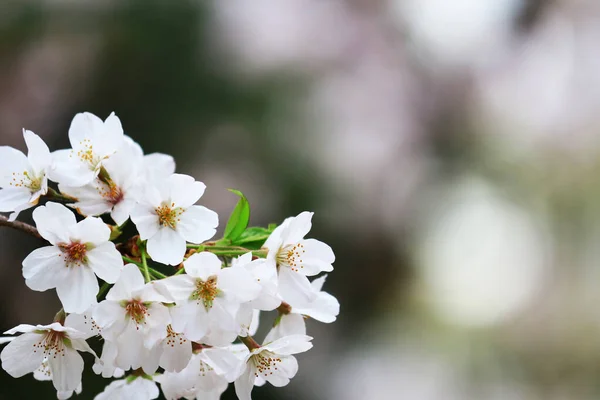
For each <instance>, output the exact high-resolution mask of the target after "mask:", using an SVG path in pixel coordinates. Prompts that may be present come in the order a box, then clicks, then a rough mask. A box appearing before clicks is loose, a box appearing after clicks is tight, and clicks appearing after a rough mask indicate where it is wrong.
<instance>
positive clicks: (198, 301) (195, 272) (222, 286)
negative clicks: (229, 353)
mask: <svg viewBox="0 0 600 400" xmlns="http://www.w3.org/2000/svg"><path fill="white" fill-rule="evenodd" d="M183 265H184V267H185V271H186V274H185V275H177V276H171V277H169V278H166V279H163V280H161V281H158V282H157V283H156V287H157V289H158V290H161V291H162V292H163V293H167V294H168V295H170V296H171V297H172V298H173V300H174V301H175V303H176V306H175V307H173V308H172V309H171V315H172V317H173V323H172V324H173V328H174V329H175V330H176V331H178V332H183V333H184V334H185V336H186V337H188V338H189V339H190V340H193V341H200V340H203V342H204V343H207V344H211V345H219V344H222V343H223V341H225V342H228V343H231V342H232V341H233V340H234V339H235V336H236V335H237V331H238V324H237V323H236V320H235V316H236V313H237V311H238V308H239V305H240V304H241V303H243V302H248V301H251V300H252V299H254V298H255V297H256V296H257V295H258V294H259V292H260V290H261V287H260V285H258V284H257V283H256V282H255V281H254V279H253V277H252V276H251V275H250V273H249V272H248V271H246V270H245V269H243V268H235V269H234V268H224V269H222V268H221V260H219V258H218V257H217V256H215V255H214V254H212V253H208V252H202V253H196V254H193V255H192V256H191V257H189V258H188V259H187V260H186V261H185V262H184V263H183ZM209 329H210V330H212V331H216V332H218V335H215V336H218V337H219V338H220V340H219V342H218V343H216V342H215V340H216V337H212V338H211V337H208V338H207V337H205V335H207V334H208V333H209ZM203 338H204V339H203Z"/></svg>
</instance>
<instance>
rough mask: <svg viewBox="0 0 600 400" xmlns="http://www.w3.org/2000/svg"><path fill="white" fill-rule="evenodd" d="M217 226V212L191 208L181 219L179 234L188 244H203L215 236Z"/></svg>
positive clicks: (200, 207)
mask: <svg viewBox="0 0 600 400" xmlns="http://www.w3.org/2000/svg"><path fill="white" fill-rule="evenodd" d="M217 226H219V216H218V215H217V213H216V212H214V211H212V210H209V209H208V208H206V207H203V206H191V207H188V208H187V209H186V210H185V211H184V212H183V214H181V216H180V217H179V221H178V222H177V232H179V233H180V234H181V236H183V238H184V239H185V240H187V241H188V242H192V243H202V242H204V241H205V240H208V239H210V238H212V237H213V236H214V235H215V233H216V232H217V229H216V228H217Z"/></svg>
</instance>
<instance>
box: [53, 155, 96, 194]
mask: <svg viewBox="0 0 600 400" xmlns="http://www.w3.org/2000/svg"><path fill="white" fill-rule="evenodd" d="M97 172H98V171H97V170H93V169H90V166H89V165H88V164H85V163H83V162H81V160H80V159H79V157H77V156H76V155H75V154H74V152H73V150H58V151H55V152H53V153H52V165H51V167H50V169H48V170H47V173H48V177H49V178H50V180H51V181H54V182H58V183H60V184H62V185H68V186H73V187H77V186H83V185H86V184H88V183H90V182H92V181H93V180H94V179H95V178H96V176H97Z"/></svg>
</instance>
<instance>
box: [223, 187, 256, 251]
mask: <svg viewBox="0 0 600 400" xmlns="http://www.w3.org/2000/svg"><path fill="white" fill-rule="evenodd" d="M229 191H230V192H232V193H235V194H237V195H238V196H240V200H239V201H238V203H237V204H236V206H235V208H234V209H233V212H232V213H231V216H230V217H229V221H227V226H226V227H225V233H224V234H223V239H227V240H230V241H231V242H233V241H235V240H236V239H237V238H239V237H240V235H241V234H242V233H243V232H244V230H245V229H246V227H247V226H248V221H250V204H249V203H248V200H247V199H246V196H244V195H243V194H242V192H240V191H239V190H235V189H229Z"/></svg>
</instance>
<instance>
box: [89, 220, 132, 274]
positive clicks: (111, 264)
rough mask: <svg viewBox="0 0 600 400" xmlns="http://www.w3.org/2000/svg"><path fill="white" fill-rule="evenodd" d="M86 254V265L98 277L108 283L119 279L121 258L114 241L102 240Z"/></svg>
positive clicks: (121, 268)
mask: <svg viewBox="0 0 600 400" xmlns="http://www.w3.org/2000/svg"><path fill="white" fill-rule="evenodd" d="M104 226H106V225H104ZM86 256H87V259H88V263H87V265H88V266H89V267H90V268H91V269H92V270H93V271H94V273H95V274H96V275H98V277H99V278H100V279H102V280H104V281H106V282H108V283H115V282H116V281H117V279H119V276H120V275H121V271H122V270H123V259H122V258H121V253H119V251H118V250H117V249H116V247H115V244H114V243H112V242H104V243H102V244H101V245H100V246H98V247H95V248H93V249H91V250H89V251H88V252H87V254H86Z"/></svg>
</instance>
